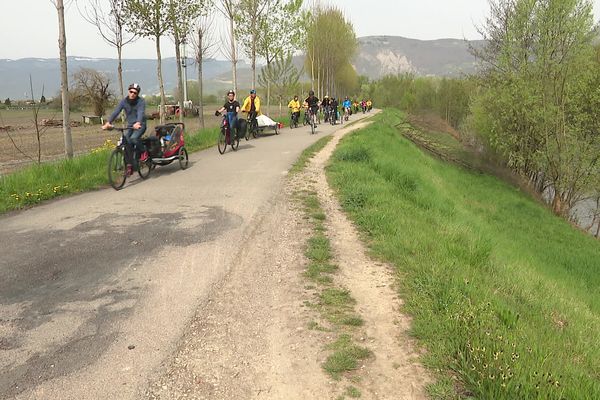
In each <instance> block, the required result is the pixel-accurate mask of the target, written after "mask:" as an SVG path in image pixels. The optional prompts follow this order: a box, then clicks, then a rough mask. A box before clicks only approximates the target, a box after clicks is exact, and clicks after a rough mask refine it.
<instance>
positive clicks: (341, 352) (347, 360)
mask: <svg viewBox="0 0 600 400" xmlns="http://www.w3.org/2000/svg"><path fill="white" fill-rule="evenodd" d="M329 349H330V350H333V353H331V354H330V355H329V357H327V360H325V363H324V364H323V369H324V370H325V371H327V372H328V373H329V374H330V375H331V376H332V377H333V378H334V379H340V378H341V375H342V374H343V373H344V372H349V371H353V370H355V369H357V368H358V364H359V362H360V361H361V360H364V359H366V358H369V357H370V356H371V354H372V353H371V351H370V350H369V349H367V348H365V347H361V346H357V345H355V344H354V343H353V341H352V337H351V336H350V335H346V334H344V335H341V336H340V337H339V338H338V340H336V341H335V342H334V343H332V344H331V345H329Z"/></svg>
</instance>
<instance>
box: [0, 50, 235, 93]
mask: <svg viewBox="0 0 600 400" xmlns="http://www.w3.org/2000/svg"><path fill="white" fill-rule="evenodd" d="M188 60H189V59H188ZM240 64H241V68H244V63H243V62H241V63H240ZM175 65H176V62H175V58H173V57H171V58H165V59H163V62H162V70H163V79H164V84H165V89H166V91H167V93H170V92H172V91H173V88H174V87H175V82H176V73H177V72H176V71H177V70H176V66H175ZM80 68H92V69H95V70H98V71H101V72H105V73H106V74H108V75H109V76H110V79H111V81H112V84H113V88H114V89H116V88H117V87H118V86H117V85H118V84H117V60H116V59H110V58H89V57H69V59H68V69H69V74H72V73H73V72H75V71H78V70H79V69H80ZM203 68H204V77H205V79H206V80H207V81H209V82H208V85H207V86H208V91H210V89H211V87H213V86H214V85H212V83H213V82H212V81H213V79H214V78H215V77H216V76H217V75H219V74H221V73H223V72H224V71H226V70H228V69H229V68H230V67H229V63H228V62H227V61H222V60H215V59H209V60H207V61H205V62H204V63H203ZM187 71H188V79H190V80H192V79H195V78H196V76H197V73H196V65H195V63H194V62H193V61H188V68H187ZM30 75H31V78H32V79H33V85H34V91H35V93H36V98H37V97H40V96H41V92H42V87H43V88H44V95H45V96H46V97H47V98H50V97H54V96H56V95H57V93H58V92H59V90H60V65H59V59H57V58H22V59H18V60H7V59H0V76H2V80H1V81H0V100H2V101H4V99H6V98H7V97H9V98H11V99H23V98H29V97H30V96H31V95H30V93H29V92H30V90H29V76H30ZM123 80H124V82H125V83H127V82H140V83H141V85H142V90H143V93H146V94H156V93H158V79H157V78H156V60H153V59H125V60H123ZM215 83H216V82H215Z"/></svg>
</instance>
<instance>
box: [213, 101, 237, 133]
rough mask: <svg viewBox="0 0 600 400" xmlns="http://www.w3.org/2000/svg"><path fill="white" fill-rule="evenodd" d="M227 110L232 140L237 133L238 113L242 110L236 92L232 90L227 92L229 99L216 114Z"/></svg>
mask: <svg viewBox="0 0 600 400" xmlns="http://www.w3.org/2000/svg"><path fill="white" fill-rule="evenodd" d="M225 111H226V112H227V122H228V123H229V132H230V133H231V140H232V142H233V140H234V139H235V136H234V135H237V115H238V113H239V112H240V103H239V102H238V101H237V100H236V99H235V92H234V91H233V90H230V91H229V92H227V101H226V102H225V104H224V105H223V107H221V108H220V109H218V110H217V111H216V112H215V115H217V116H219V115H221V113H222V112H225Z"/></svg>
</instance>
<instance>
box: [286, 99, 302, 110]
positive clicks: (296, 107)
mask: <svg viewBox="0 0 600 400" xmlns="http://www.w3.org/2000/svg"><path fill="white" fill-rule="evenodd" d="M288 108H291V109H292V112H300V101H299V100H292V101H290V103H289V104H288Z"/></svg>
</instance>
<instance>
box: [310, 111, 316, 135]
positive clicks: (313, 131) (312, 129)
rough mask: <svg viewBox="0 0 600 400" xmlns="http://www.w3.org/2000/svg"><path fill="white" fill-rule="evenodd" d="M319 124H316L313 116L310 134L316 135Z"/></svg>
mask: <svg viewBox="0 0 600 400" xmlns="http://www.w3.org/2000/svg"><path fill="white" fill-rule="evenodd" d="M316 125H317V123H316V122H315V116H314V115H313V116H312V118H311V119H310V134H311V135H314V133H315V129H316Z"/></svg>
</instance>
